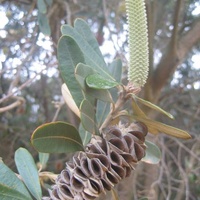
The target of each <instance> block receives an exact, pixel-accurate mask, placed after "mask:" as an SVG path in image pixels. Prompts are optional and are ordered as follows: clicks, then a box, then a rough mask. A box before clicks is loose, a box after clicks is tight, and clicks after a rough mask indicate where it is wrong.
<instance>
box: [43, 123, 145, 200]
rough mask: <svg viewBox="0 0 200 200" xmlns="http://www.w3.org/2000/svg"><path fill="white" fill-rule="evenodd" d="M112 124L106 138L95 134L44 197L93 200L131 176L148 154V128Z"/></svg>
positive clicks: (137, 125)
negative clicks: (146, 151) (119, 126)
mask: <svg viewBox="0 0 200 200" xmlns="http://www.w3.org/2000/svg"><path fill="white" fill-rule="evenodd" d="M125 130H126V129H124V130H123V131H121V130H120V129H119V128H118V127H112V128H110V129H109V131H107V132H106V133H105V134H103V135H105V136H104V137H100V136H94V137H93V138H92V140H91V142H90V143H89V144H88V145H87V146H86V148H85V152H79V153H78V155H77V156H74V157H73V159H72V161H71V162H68V163H66V168H65V169H64V170H63V171H62V172H61V174H60V175H59V176H58V178H57V180H56V183H55V185H54V186H53V187H52V188H53V189H52V191H50V197H45V198H43V199H44V200H59V199H61V200H89V199H95V198H96V197H98V196H99V195H100V193H102V192H103V193H105V192H106V190H111V189H112V187H114V185H115V184H117V183H119V182H120V180H122V179H124V178H125V177H127V176H129V175H130V173H131V171H132V170H133V169H134V167H135V165H136V164H137V162H138V161H139V160H141V159H142V158H143V157H144V156H145V144H144V141H145V136H146V134H147V127H146V126H145V125H144V124H142V123H137V124H135V125H134V127H133V129H132V130H131V131H130V130H129V131H128V132H125Z"/></svg>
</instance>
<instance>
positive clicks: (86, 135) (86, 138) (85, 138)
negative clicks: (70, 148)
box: [79, 124, 92, 146]
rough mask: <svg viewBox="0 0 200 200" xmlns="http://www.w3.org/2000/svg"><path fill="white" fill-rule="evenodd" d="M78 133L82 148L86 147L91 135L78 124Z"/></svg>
mask: <svg viewBox="0 0 200 200" xmlns="http://www.w3.org/2000/svg"><path fill="white" fill-rule="evenodd" d="M79 133H80V136H81V139H82V143H83V145H84V146H85V145H87V144H88V142H89V141H90V140H91V137H92V135H91V133H89V132H88V131H86V130H85V129H84V128H83V126H82V124H80V126H79Z"/></svg>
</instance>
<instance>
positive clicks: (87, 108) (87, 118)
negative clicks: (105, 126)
mask: <svg viewBox="0 0 200 200" xmlns="http://www.w3.org/2000/svg"><path fill="white" fill-rule="evenodd" d="M80 110H81V123H82V125H83V127H84V129H85V130H86V131H89V132H90V133H92V134H98V129H97V126H96V119H95V111H94V107H93V106H92V105H91V104H90V102H89V101H88V100H86V99H85V100H83V102H82V103H81V107H80Z"/></svg>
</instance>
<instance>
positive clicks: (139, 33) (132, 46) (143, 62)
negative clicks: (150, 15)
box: [125, 0, 149, 87]
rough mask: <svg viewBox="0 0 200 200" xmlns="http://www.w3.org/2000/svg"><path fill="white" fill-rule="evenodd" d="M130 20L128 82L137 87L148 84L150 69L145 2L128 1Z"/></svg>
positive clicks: (141, 0)
mask: <svg viewBox="0 0 200 200" xmlns="http://www.w3.org/2000/svg"><path fill="white" fill-rule="evenodd" d="M125 2H126V13H127V20H128V43H129V68H128V80H129V82H131V83H133V85H134V86H136V87H142V86H144V84H145V83H146V80H147V77H148V68H149V56H148V53H149V50H148V34H147V17H146V10H145V2H144V0H126V1H125Z"/></svg>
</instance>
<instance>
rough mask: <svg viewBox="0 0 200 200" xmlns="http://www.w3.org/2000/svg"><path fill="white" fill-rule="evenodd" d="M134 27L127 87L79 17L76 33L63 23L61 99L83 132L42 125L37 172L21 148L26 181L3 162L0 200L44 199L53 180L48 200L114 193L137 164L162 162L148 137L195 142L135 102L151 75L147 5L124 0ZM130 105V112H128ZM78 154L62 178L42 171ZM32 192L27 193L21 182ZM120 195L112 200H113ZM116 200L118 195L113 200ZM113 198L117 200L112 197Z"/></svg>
mask: <svg viewBox="0 0 200 200" xmlns="http://www.w3.org/2000/svg"><path fill="white" fill-rule="evenodd" d="M126 8H127V16H128V25H129V37H128V40H129V54H130V56H129V57H130V62H129V64H128V65H129V66H128V81H129V84H128V85H127V86H126V85H123V84H122V82H121V74H122V63H121V61H120V60H114V61H113V62H112V63H111V64H110V65H109V66H107V64H106V63H105V61H104V58H103V56H102V54H101V52H100V50H99V48H98V42H97V41H96V38H95V37H94V35H93V34H92V32H91V31H90V28H89V26H88V25H87V24H86V22H85V21H83V20H82V19H77V20H76V21H75V23H74V27H72V26H69V25H63V26H62V28H61V31H62V37H61V38H60V40H59V43H58V62H59V69H60V73H61V75H62V78H63V81H64V83H63V85H62V95H63V98H64V100H65V102H66V104H67V105H68V106H69V108H70V109H71V110H72V111H73V112H74V113H75V114H76V115H77V117H78V118H80V124H79V125H78V127H74V126H73V125H71V124H69V123H65V122H60V121H57V122H51V123H47V124H43V125H41V126H40V127H38V128H37V129H36V130H35V131H34V133H33V135H32V137H31V143H32V145H33V146H34V148H35V149H37V150H38V151H39V152H40V153H39V159H40V163H39V164H38V168H39V170H37V166H36V165H35V163H34V160H33V158H32V156H31V155H30V153H29V152H28V151H27V150H26V149H23V148H20V149H18V150H17V151H16V153H15V162H16V165H17V169H18V171H19V174H20V177H21V179H18V178H17V177H16V175H15V174H14V173H13V172H12V171H11V170H9V168H8V167H7V166H6V165H4V164H3V162H2V161H1V160H0V191H3V192H1V193H0V198H3V199H5V200H10V199H24V200H30V199H32V197H31V196H30V194H29V193H31V195H32V196H33V197H35V199H42V190H41V185H42V186H43V187H45V188H46V185H45V182H46V180H47V179H50V180H51V181H53V182H54V184H53V185H52V187H51V188H50V189H49V188H48V189H49V196H48V197H43V199H44V200H45V199H46V200H71V199H74V200H89V199H95V198H96V197H98V196H99V195H100V194H101V193H106V191H109V190H113V188H114V186H115V185H116V184H117V183H119V182H120V181H121V180H122V179H124V178H126V177H127V176H129V175H130V174H131V172H132V171H133V170H134V168H135V167H136V165H137V163H138V162H139V161H141V160H142V161H145V162H151V163H157V162H159V157H160V151H159V149H158V147H156V146H155V145H154V144H153V143H151V142H149V141H147V140H145V136H146V135H147V133H152V134H158V133H166V134H169V135H171V136H175V137H179V138H185V139H187V138H190V135H189V134H188V133H187V132H185V131H182V130H180V129H177V128H174V127H171V126H168V125H166V124H162V123H160V122H157V121H154V120H152V119H150V118H149V117H148V116H147V115H146V114H145V113H144V112H143V111H142V110H141V109H140V107H139V106H138V102H139V103H140V104H143V105H145V106H148V107H150V108H152V109H154V110H156V111H159V112H161V113H163V114H165V115H167V116H168V117H170V118H173V117H172V115H171V114H169V113H167V112H166V111H164V110H162V109H161V108H159V107H158V106H156V105H154V104H152V103H150V102H148V101H145V100H143V99H141V98H139V97H138V92H139V91H140V89H141V87H142V86H143V85H144V84H145V82H146V79H147V74H148V38H147V23H146V14H145V6H144V1H143V0H127V1H126ZM128 104H129V109H127V108H126V107H125V106H127V105H128ZM68 152H74V153H76V154H75V155H74V156H73V157H72V159H71V161H69V162H67V163H66V167H65V168H64V169H63V170H62V171H61V173H60V174H59V175H56V174H53V173H50V172H44V171H43V168H44V167H45V165H46V164H47V161H48V158H49V153H68ZM21 180H23V182H24V184H25V185H26V186H27V188H28V190H29V192H28V191H27V189H26V188H25V187H24V184H22V182H21ZM114 196H115V195H114ZM114 198H115V197H114ZM115 199H116V198H115Z"/></svg>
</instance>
